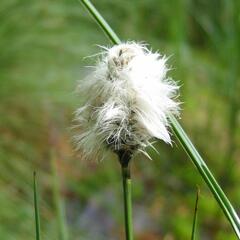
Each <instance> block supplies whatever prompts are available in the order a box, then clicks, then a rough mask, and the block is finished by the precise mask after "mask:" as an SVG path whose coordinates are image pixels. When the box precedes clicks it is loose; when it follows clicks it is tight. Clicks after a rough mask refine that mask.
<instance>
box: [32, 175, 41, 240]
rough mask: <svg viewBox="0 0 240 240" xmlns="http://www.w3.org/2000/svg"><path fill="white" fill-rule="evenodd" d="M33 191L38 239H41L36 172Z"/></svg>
mask: <svg viewBox="0 0 240 240" xmlns="http://www.w3.org/2000/svg"><path fill="white" fill-rule="evenodd" d="M33 192H34V210H35V228H36V240H40V219H39V209H38V192H37V183H36V172H34V173H33Z"/></svg>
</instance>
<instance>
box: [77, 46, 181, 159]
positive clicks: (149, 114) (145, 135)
mask: <svg viewBox="0 0 240 240" xmlns="http://www.w3.org/2000/svg"><path fill="white" fill-rule="evenodd" d="M103 49H104V50H103V51H102V52H101V53H100V54H99V56H100V57H99V59H98V62H97V63H96V65H95V66H94V67H93V70H92V72H91V73H90V74H89V75H88V76H87V77H86V78H85V79H84V81H80V83H79V86H78V89H79V93H80V98H81V99H83V104H82V106H81V107H80V108H79V109H78V110H77V111H76V117H75V119H76V121H77V123H78V134H76V136H75V140H76V143H77V148H78V149H79V150H81V152H82V153H83V156H84V157H90V158H97V159H99V158H101V157H102V156H103V155H102V153H103V152H104V151H105V150H109V149H110V150H112V151H114V152H119V151H126V152H129V153H131V154H133V153H135V152H138V151H142V152H144V149H145V148H146V146H148V145H151V141H152V140H153V139H154V138H155V139H160V140H163V141H164V142H166V143H171V139H170V134H169V131H168V128H169V122H168V116H169V114H175V115H176V114H178V112H179V103H178V102H177V101H176V96H177V93H178V88H179V87H178V86H177V85H176V83H175V82H174V81H173V80H172V79H170V78H168V77H167V76H166V75H167V72H168V70H169V69H168V67H167V65H166V61H167V58H166V57H165V56H162V55H160V54H159V53H157V52H156V53H153V52H151V51H150V50H149V49H147V47H146V46H145V45H142V44H138V43H135V42H127V43H122V44H119V45H116V46H113V47H112V48H105V47H104V48H103Z"/></svg>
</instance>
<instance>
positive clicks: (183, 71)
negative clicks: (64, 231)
mask: <svg viewBox="0 0 240 240" xmlns="http://www.w3.org/2000/svg"><path fill="white" fill-rule="evenodd" d="M94 3H95V4H96V6H97V8H98V9H99V11H100V12H101V13H102V14H103V16H104V17H106V19H107V21H108V22H109V23H110V24H111V26H112V27H113V29H114V30H115V31H116V32H117V33H118V34H119V35H120V37H121V38H122V39H125V40H137V41H146V42H147V43H149V44H150V46H151V47H152V48H153V50H159V51H160V52H161V53H163V54H166V55H167V56H171V58H170V59H169V64H170V66H172V68H173V70H172V71H171V72H170V74H171V76H172V77H173V78H174V79H176V80H178V81H179V82H180V84H181V85H182V87H181V97H180V99H181V101H182V102H183V104H182V108H183V111H182V119H181V122H182V124H183V125H184V127H185V129H186V130H187V133H188V134H189V136H190V137H191V138H192V140H193V142H194V143H195V144H196V146H197V147H198V149H199V150H200V152H201V153H202V155H203V156H204V158H205V159H206V160H207V163H208V164H209V166H210V168H211V169H212V171H213V172H214V174H215V176H216V177H217V179H218V180H219V181H220V182H221V185H222V186H223V189H224V190H225V192H226V194H227V195H228V196H229V198H230V200H231V201H232V203H233V205H234V206H235V207H236V209H237V210H238V212H239V211H240V205H239V202H240V189H239V179H240V161H239V160H240V158H239V156H240V150H239V149H240V148H239V147H240V127H239V126H240V124H239V122H240V117H239V115H240V114H239V108H240V100H239V93H240V77H239V76H240V14H239V13H240V2H239V1H238V0H212V1H207V0H169V1H163V0H162V1H157V0H148V1H144V0H138V1H137V0H132V1H120V0H115V1H109V0H102V1H94ZM0 23H1V24H0V49H1V53H0V101H1V103H0V133H1V137H0V164H1V167H0V189H1V194H0V239H4V240H17V239H19V240H20V239H25V240H28V239H34V237H35V230H34V224H35V223H34V208H33V189H32V184H33V179H32V173H33V171H34V170H36V171H37V173H38V179H39V188H40V197H41V199H40V202H39V204H40V212H41V227H42V234H41V235H42V239H51V240H54V239H59V238H58V232H59V231H58V225H59V222H58V219H57V215H58V211H59V210H58V207H57V206H55V205H56V204H55V203H56V200H55V195H56V193H54V182H55V181H54V178H55V177H56V176H54V175H53V174H52V167H51V161H52V160H53V159H52V158H54V160H56V168H57V172H58V178H59V181H60V188H61V190H60V194H61V197H62V200H63V202H64V203H65V214H66V220H67V225H68V235H69V239H78V240H79V239H80V240H88V239H97V240H101V239H122V236H123V212H122V186H121V176H120V168H119V166H118V162H117V160H116V158H115V157H114V156H113V157H112V159H108V160H106V161H104V162H102V163H95V162H94V161H92V162H80V161H79V158H78V156H77V154H76V153H75V152H74V151H73V146H72V144H71V136H72V134H73V131H72V130H71V126H72V125H73V123H72V118H73V115H72V113H73V112H74V110H75V109H76V108H77V107H78V102H79V100H80V98H81V96H78V95H77V94H76V93H75V88H76V84H77V80H78V79H80V78H82V77H83V76H84V74H85V73H86V71H87V70H86V68H84V67H83V66H85V65H90V64H92V59H83V57H85V56H89V55H92V54H94V53H96V52H98V51H99V49H98V47H97V46H96V45H97V44H98V45H110V43H109V42H108V39H107V38H106V37H105V36H104V34H103V33H102V32H101V30H100V29H99V28H98V26H97V25H96V23H95V22H94V21H93V20H92V18H91V17H90V16H89V15H88V14H87V13H86V11H85V9H84V8H83V7H82V5H81V4H80V3H79V2H78V1H73V0H71V1H67V0H58V1H57V0H52V1H50V0H43V1H30V0H21V1H20V0H2V1H1V3H0ZM157 149H158V151H159V153H160V154H159V155H157V154H155V153H151V152H150V154H151V155H152V156H153V158H154V161H151V162H150V161H148V160H146V159H145V158H144V157H142V156H138V157H136V159H134V162H133V165H132V167H133V184H134V190H133V191H134V192H133V195H134V210H133V212H134V222H135V232H136V239H138V240H141V239H144V240H155V239H156V240H158V239H165V240H169V239H170V240H172V239H178V240H179V239H180V240H181V239H183V240H185V239H190V236H191V226H192V219H193V212H194V201H195V192H196V185H198V186H199V187H200V189H201V196H200V200H199V201H200V202H199V217H198V219H199V221H198V226H197V235H198V239H214V240H215V239H216V240H226V239H228V240H231V239H235V235H234V233H233V232H232V230H231V227H230V225H229V223H228V222H227V220H226V219H225V218H224V216H223V214H222V212H221V210H219V208H218V206H217V204H216V202H215V200H214V199H213V197H212V196H211V193H210V192H209V191H208V190H207V188H206V186H205V185H204V183H203V182H202V181H201V178H200V177H199V176H198V173H197V171H196V170H195V169H194V167H193V165H192V164H191V162H190V161H189V160H187V156H186V155H185V153H184V152H183V151H182V150H181V147H179V146H177V145H176V144H174V147H170V146H166V145H165V144H164V143H159V144H157Z"/></svg>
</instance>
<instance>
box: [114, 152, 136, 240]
mask: <svg viewBox="0 0 240 240" xmlns="http://www.w3.org/2000/svg"><path fill="white" fill-rule="evenodd" d="M118 156H119V162H120V164H121V168H122V180H123V198H124V218H125V235H126V240H133V222H132V180H131V171H130V160H131V154H129V153H127V152H118Z"/></svg>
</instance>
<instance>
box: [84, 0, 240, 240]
mask: <svg viewBox="0 0 240 240" xmlns="http://www.w3.org/2000/svg"><path fill="white" fill-rule="evenodd" d="M81 2H82V4H83V5H84V6H85V7H86V8H87V10H88V11H89V12H90V14H91V16H93V17H94V19H95V20H96V21H97V22H98V24H99V25H100V27H101V28H102V30H103V31H104V33H105V34H106V35H107V36H108V37H109V38H110V40H111V41H112V42H113V43H114V44H119V43H121V40H120V39H119V37H118V36H117V35H116V33H115V32H114V31H113V30H112V28H111V27H110V26H109V25H108V23H107V22H106V21H105V19H104V18H103V17H102V16H101V14H100V13H99V12H98V11H97V9H96V8H95V7H94V5H93V4H92V3H91V2H90V1H89V0H81ZM169 120H170V122H171V126H172V129H173V132H174V134H175V135H176V137H177V139H178V140H179V142H180V143H181V145H182V147H183V148H184V150H185V151H186V153H187V154H188V156H189V157H190V159H191V160H192V162H193V164H194V165H195V166H196V168H197V169H198V171H199V173H200V174H201V176H202V178H203V179H204V181H205V183H206V184H207V185H208V187H209V189H210V190H211V192H212V194H213V195H214V197H215V199H216V200H217V202H218V204H219V206H220V207H221V209H222V210H223V212H224V214H225V216H226V217H227V219H228V220H229V222H230V223H231V225H232V228H233V230H234V231H235V233H236V235H237V237H238V239H240V220H239V217H238V215H237V213H236V211H235V210H234V208H233V206H232V205H231V203H230V201H229V200H228V198H227V197H226V195H225V194H224V192H223V190H222V189H221V187H220V186H219V185H218V183H217V181H216V180H215V178H214V177H213V175H212V173H211V171H210V170H209V169H208V167H207V165H206V163H205V162H204V160H203V159H202V157H201V156H200V154H199V153H198V151H197V149H196V148H195V147H194V145H193V144H192V142H191V140H190V139H189V137H188V136H187V134H186V133H185V131H184V130H183V128H182V127H181V125H180V124H179V122H178V121H177V119H176V118H175V117H174V116H172V115H170V116H169Z"/></svg>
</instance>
